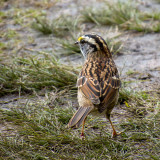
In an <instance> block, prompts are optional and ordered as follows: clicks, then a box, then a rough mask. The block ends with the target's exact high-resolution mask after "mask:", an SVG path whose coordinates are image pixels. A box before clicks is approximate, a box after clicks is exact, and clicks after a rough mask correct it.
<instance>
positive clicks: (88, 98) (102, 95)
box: [68, 34, 121, 137]
mask: <svg viewBox="0 0 160 160" xmlns="http://www.w3.org/2000/svg"><path fill="white" fill-rule="evenodd" d="M76 44H78V45H79V47H80V50H81V52H82V54H83V56H84V58H85V63H84V65H83V68H82V70H81V72H80V74H79V78H78V80H77V86H78V102H79V106H80V107H79V109H78V110H77V112H76V113H75V114H74V115H73V117H72V118H71V120H70V121H69V123H68V127H73V128H77V127H79V126H80V125H81V124H83V126H82V132H81V136H82V137H83V136H84V124H85V120H86V118H87V115H88V114H89V113H95V114H103V113H104V114H105V115H106V118H107V119H108V120H109V122H110V124H111V126H112V129H113V137H115V136H117V135H118V134H117V132H116V130H115V129H114V126H113V124H112V122H111V120H110V113H111V111H112V109H113V108H114V106H115V105H116V103H117V100H118V96H119V88H120V85H121V82H120V79H119V74H118V70H117V67H116V65H115V63H114V61H113V59H112V54H111V52H110V50H109V49H108V46H107V44H106V42H105V40H104V39H103V38H102V37H101V36H99V35H94V34H87V35H83V36H81V37H79V38H78V41H77V42H76Z"/></svg>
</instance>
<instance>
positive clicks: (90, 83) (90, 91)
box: [77, 76, 100, 104]
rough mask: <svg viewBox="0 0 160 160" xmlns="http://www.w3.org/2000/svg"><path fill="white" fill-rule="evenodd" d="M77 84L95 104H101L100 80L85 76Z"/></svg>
mask: <svg viewBox="0 0 160 160" xmlns="http://www.w3.org/2000/svg"><path fill="white" fill-rule="evenodd" d="M77 86H78V88H79V89H80V90H81V91H82V93H83V94H84V95H85V96H86V97H87V98H89V99H90V100H91V101H92V103H93V104H100V99H99V97H100V85H99V82H98V80H95V79H93V78H86V77H84V76H83V77H80V78H79V79H78V81H77Z"/></svg>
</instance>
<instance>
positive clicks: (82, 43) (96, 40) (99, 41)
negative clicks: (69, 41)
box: [75, 34, 111, 59]
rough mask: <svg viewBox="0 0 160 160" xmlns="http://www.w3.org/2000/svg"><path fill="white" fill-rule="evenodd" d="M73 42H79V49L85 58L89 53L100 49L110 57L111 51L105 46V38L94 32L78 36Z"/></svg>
mask: <svg viewBox="0 0 160 160" xmlns="http://www.w3.org/2000/svg"><path fill="white" fill-rule="evenodd" d="M75 44H79V47H80V50H81V52H82V54H83V56H84V58H85V59H86V58H87V57H88V55H89V54H94V53H97V51H101V52H103V53H104V54H106V56H108V57H110V56H111V53H110V52H109V49H108V47H107V43H106V42H105V40H104V39H103V38H102V37H101V36H99V35H96V34H86V35H83V36H81V37H79V38H78V41H77V42H76V43H75Z"/></svg>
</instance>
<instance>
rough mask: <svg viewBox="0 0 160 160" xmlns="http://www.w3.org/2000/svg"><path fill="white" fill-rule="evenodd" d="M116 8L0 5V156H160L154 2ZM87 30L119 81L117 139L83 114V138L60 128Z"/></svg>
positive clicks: (157, 6) (157, 8)
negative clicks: (106, 51)
mask: <svg viewBox="0 0 160 160" xmlns="http://www.w3.org/2000/svg"><path fill="white" fill-rule="evenodd" d="M119 3H120V4H118V3H116V1H115V2H105V1H101V0H99V1H98V0H97V1H96V0H89V1H73V0H46V1H45V0H40V1H33V0H24V1H23V2H22V1H20V0H15V1H12V0H11V1H8V0H2V1H1V2H0V4H1V6H0V40H1V41H0V55H1V58H0V120H1V121H0V135H1V137H0V159H36V160H39V159H113V160H117V159H119V160H121V159H126V160H128V159H130V160H141V159H143V160H150V159H154V160H158V159H160V151H159V148H160V139H159V137H160V128H159V124H160V112H159V111H160V45H159V44H160V27H159V26H160V23H159V21H160V3H159V1H158V0H155V1H153V0H147V1H138V0H137V1H133V2H130V1H127V4H126V3H125V4H124V3H123V2H121V1H120V2H119ZM121 4H122V5H121ZM108 6H109V8H105V7H108ZM114 6H115V7H114ZM125 6H127V7H126V8H125ZM130 6H131V8H130V9H129V7H130ZM135 8H136V9H135ZM103 9H105V10H103ZM128 9H129V10H128ZM102 11H103V12H102ZM123 11H125V12H123ZM102 13H103V14H102ZM114 15H115V16H114ZM118 15H119V16H118ZM110 17H111V18H110ZM117 17H118V18H117ZM85 33H96V34H99V35H101V36H102V37H103V38H104V39H105V40H106V41H107V44H108V45H109V48H110V49H111V51H112V52H113V59H114V61H115V63H116V65H117V68H118V70H119V73H120V77H121V80H122V87H121V90H120V97H119V102H118V104H117V106H116V107H115V108H114V110H113V112H112V115H111V118H112V121H113V123H114V125H115V128H116V129H117V131H118V132H122V133H121V135H119V136H118V137H117V138H115V139H114V138H111V135H112V130H111V126H110V124H109V123H108V121H107V120H106V119H105V118H103V117H94V116H88V119H87V122H86V126H85V135H86V139H85V140H81V139H80V129H68V128H67V127H66V126H67V123H68V121H69V119H70V118H71V116H72V115H73V113H74V112H75V110H76V109H77V108H78V103H77V98H76V92H77V88H76V79H77V76H78V73H79V71H80V68H81V66H82V65H83V57H82V55H81V54H80V51H79V49H78V48H77V47H76V46H75V45H74V42H75V41H76V39H77V38H78V36H80V35H82V34H85Z"/></svg>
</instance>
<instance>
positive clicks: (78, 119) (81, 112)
mask: <svg viewBox="0 0 160 160" xmlns="http://www.w3.org/2000/svg"><path fill="white" fill-rule="evenodd" d="M92 109H93V107H92V106H91V107H79V109H78V110H77V112H76V113H75V114H74V115H73V117H72V118H71V119H70V121H69V123H68V127H69V128H78V127H80V125H81V124H82V122H83V121H84V120H85V119H86V117H87V115H88V114H89V113H90V112H91V110H92Z"/></svg>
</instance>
